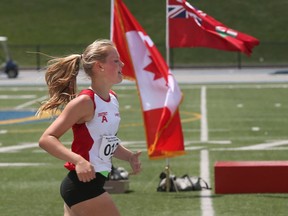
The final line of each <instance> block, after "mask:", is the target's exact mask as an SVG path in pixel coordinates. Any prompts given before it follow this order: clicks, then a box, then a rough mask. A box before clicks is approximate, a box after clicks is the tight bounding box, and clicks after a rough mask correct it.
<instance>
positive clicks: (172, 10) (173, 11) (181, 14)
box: [168, 0, 205, 25]
mask: <svg viewBox="0 0 288 216" xmlns="http://www.w3.org/2000/svg"><path fill="white" fill-rule="evenodd" d="M177 2H180V3H181V2H182V0H180V1H178V0H177ZM185 3H186V2H185ZM186 6H187V7H190V8H191V9H193V10H195V11H197V12H199V13H200V14H201V15H202V16H203V15H204V16H205V14H204V13H203V12H202V11H200V10H197V9H196V8H194V7H193V6H192V5H190V4H186ZM168 18H169V19H174V18H180V19H183V18H185V19H189V18H194V20H195V21H196V23H197V24H198V25H201V23H202V19H201V18H200V17H199V16H198V15H197V14H196V13H193V12H192V11H188V10H186V8H185V7H183V5H174V4H173V5H168Z"/></svg>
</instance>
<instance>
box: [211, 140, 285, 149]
mask: <svg viewBox="0 0 288 216" xmlns="http://www.w3.org/2000/svg"><path fill="white" fill-rule="evenodd" d="M283 145H288V140H280V141H274V142H269V143H260V144H256V145H250V146H242V147H235V148H219V149H212V150H213V151H215V150H216V151H217V150H218V151H231V150H233V151H248V150H266V149H272V148H273V147H278V146H283Z"/></svg>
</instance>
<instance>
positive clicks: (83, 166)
mask: <svg viewBox="0 0 288 216" xmlns="http://www.w3.org/2000/svg"><path fill="white" fill-rule="evenodd" d="M75 169H76V173H77V176H78V179H79V181H82V182H90V181H91V180H93V179H95V178H96V175H95V170H94V167H93V166H92V165H91V163H90V162H88V161H86V160H82V161H80V162H79V163H77V164H76V167H75Z"/></svg>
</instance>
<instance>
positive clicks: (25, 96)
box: [0, 95, 36, 100]
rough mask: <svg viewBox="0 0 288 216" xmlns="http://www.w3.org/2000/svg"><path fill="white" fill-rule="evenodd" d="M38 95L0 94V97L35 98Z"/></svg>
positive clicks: (9, 98)
mask: <svg viewBox="0 0 288 216" xmlns="http://www.w3.org/2000/svg"><path fill="white" fill-rule="evenodd" d="M33 98H36V95H0V99H5V100H15V99H33Z"/></svg>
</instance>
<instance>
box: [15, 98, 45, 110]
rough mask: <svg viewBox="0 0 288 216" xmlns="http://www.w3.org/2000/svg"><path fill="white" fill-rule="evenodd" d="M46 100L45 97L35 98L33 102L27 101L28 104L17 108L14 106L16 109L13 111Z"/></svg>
mask: <svg viewBox="0 0 288 216" xmlns="http://www.w3.org/2000/svg"><path fill="white" fill-rule="evenodd" d="M46 98H47V96H43V97H40V98H36V99H35V100H31V101H28V102H26V103H23V104H20V105H19V106H16V107H15V108H14V110H19V109H22V108H24V107H27V106H30V105H32V104H34V103H35V102H38V101H42V100H45V99H46Z"/></svg>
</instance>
